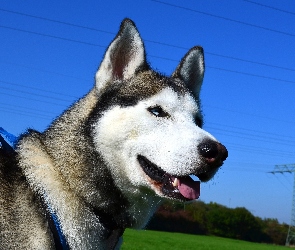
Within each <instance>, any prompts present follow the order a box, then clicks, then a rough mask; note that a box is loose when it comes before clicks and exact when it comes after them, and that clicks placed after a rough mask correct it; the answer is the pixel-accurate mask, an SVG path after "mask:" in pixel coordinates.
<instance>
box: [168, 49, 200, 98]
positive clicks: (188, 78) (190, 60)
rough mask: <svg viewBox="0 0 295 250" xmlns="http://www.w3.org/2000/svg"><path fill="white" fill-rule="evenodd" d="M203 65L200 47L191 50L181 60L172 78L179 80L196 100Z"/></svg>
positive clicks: (198, 93)
mask: <svg viewBox="0 0 295 250" xmlns="http://www.w3.org/2000/svg"><path fill="white" fill-rule="evenodd" d="M204 72H205V63H204V51H203V48H202V47H199V46H196V47H193V48H191V49H190V50H189V51H188V52H187V53H186V55H185V56H184V57H183V58H182V60H181V62H180V63H179V65H178V66H177V68H176V70H175V71H174V73H173V74H172V77H174V78H179V79H181V80H182V81H184V83H185V84H186V86H187V87H188V88H189V90H190V91H191V92H192V93H193V94H194V96H195V97H196V98H197V99H198V98H199V95H200V90H201V86H202V82H203V78H204Z"/></svg>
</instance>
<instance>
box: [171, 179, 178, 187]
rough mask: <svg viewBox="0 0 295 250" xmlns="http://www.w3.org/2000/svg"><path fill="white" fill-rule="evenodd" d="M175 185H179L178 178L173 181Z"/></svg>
mask: <svg viewBox="0 0 295 250" xmlns="http://www.w3.org/2000/svg"><path fill="white" fill-rule="evenodd" d="M172 185H173V187H178V179H177V178H175V179H174V181H173V183H172Z"/></svg>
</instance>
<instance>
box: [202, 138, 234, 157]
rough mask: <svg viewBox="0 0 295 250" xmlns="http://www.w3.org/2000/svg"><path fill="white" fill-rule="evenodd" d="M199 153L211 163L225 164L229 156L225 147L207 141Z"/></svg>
mask: <svg viewBox="0 0 295 250" xmlns="http://www.w3.org/2000/svg"><path fill="white" fill-rule="evenodd" d="M198 151H199V154H200V155H201V156H203V157H204V158H206V160H207V161H208V162H210V163H214V162H217V161H218V162H219V161H221V162H223V161H225V159H226V158H227V156H228V152H227V149H226V147H225V146H223V145H222V144H221V143H219V142H215V141H211V140H210V141H205V142H203V143H201V144H200V145H199V146H198Z"/></svg>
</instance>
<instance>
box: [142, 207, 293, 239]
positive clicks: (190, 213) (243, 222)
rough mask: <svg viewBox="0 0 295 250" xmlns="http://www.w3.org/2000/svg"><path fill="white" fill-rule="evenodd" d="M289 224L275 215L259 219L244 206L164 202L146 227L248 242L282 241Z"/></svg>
mask: <svg viewBox="0 0 295 250" xmlns="http://www.w3.org/2000/svg"><path fill="white" fill-rule="evenodd" d="M288 228H289V226H288V225H287V224H280V223H279V222H278V220H277V219H270V218H265V219H261V218H259V217H256V216H254V215H253V214H252V213H251V212H249V211H248V210H247V209H246V208H244V207H237V208H228V207H225V206H223V205H220V204H217V203H214V202H211V203H209V204H206V203H204V202H202V201H195V202H192V203H189V204H184V203H175V202H169V201H168V202H166V203H164V204H163V205H162V206H160V208H159V209H158V211H157V212H156V214H155V215H154V216H153V218H152V219H151V220H150V222H149V223H148V225H147V227H146V229H150V230H158V231H166V232H180V233H187V234H201V235H215V236H220V237H226V238H232V239H239V240H246V241H251V242H261V243H270V244H277V245H284V244H285V241H286V237H287V232H288Z"/></svg>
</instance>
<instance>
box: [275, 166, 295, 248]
mask: <svg viewBox="0 0 295 250" xmlns="http://www.w3.org/2000/svg"><path fill="white" fill-rule="evenodd" d="M270 173H272V174H284V173H290V174H292V173H294V181H293V197H292V212H291V223H290V225H289V230H288V235H287V238H286V246H289V245H290V243H293V244H295V164H285V165H275V168H274V170H273V171H271V172H270Z"/></svg>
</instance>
